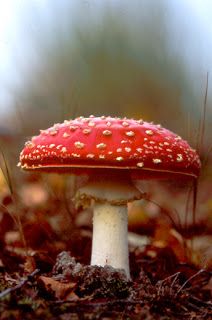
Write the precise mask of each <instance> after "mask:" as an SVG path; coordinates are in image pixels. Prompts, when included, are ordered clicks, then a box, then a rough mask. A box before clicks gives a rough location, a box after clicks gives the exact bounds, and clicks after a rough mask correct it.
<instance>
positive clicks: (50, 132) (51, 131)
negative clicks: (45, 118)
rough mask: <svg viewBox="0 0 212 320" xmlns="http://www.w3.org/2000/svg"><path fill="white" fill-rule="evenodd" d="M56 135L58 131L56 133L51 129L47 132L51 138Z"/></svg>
mask: <svg viewBox="0 0 212 320" xmlns="http://www.w3.org/2000/svg"><path fill="white" fill-rule="evenodd" d="M57 133H58V131H57V130H56V129H54V128H52V129H50V130H49V134H50V135H51V136H55V135H56V134H57Z"/></svg>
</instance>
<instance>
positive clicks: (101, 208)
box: [76, 176, 142, 277]
mask: <svg viewBox="0 0 212 320" xmlns="http://www.w3.org/2000/svg"><path fill="white" fill-rule="evenodd" d="M141 197H142V194H141V193H140V191H138V189H137V188H136V187H135V186H134V185H133V184H132V183H131V181H130V180H129V179H123V178H120V176H119V177H118V178H117V177H115V178H112V177H105V176H104V177H103V178H101V179H98V178H97V179H96V180H92V181H89V182H88V183H87V184H86V186H84V187H82V188H80V189H79V190H78V193H77V197H76V199H77V201H78V202H79V203H80V204H81V205H90V204H91V203H92V205H93V242H92V255H91V264H92V265H99V266H105V265H111V266H112V267H114V268H118V269H124V270H125V272H126V275H127V277H130V271H129V253H128V252H129V251H128V215H127V203H128V202H129V201H133V200H136V199H140V198H141Z"/></svg>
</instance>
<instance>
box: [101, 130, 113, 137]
mask: <svg viewBox="0 0 212 320" xmlns="http://www.w3.org/2000/svg"><path fill="white" fill-rule="evenodd" d="M102 134H103V135H104V136H111V134H112V132H111V131H110V130H104V131H103V132H102Z"/></svg>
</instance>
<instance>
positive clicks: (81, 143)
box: [74, 141, 85, 149]
mask: <svg viewBox="0 0 212 320" xmlns="http://www.w3.org/2000/svg"><path fill="white" fill-rule="evenodd" d="M74 145H75V147H76V148H77V149H82V148H84V146H85V144H84V143H83V142H80V141H76V142H74Z"/></svg>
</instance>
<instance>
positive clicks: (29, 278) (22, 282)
mask: <svg viewBox="0 0 212 320" xmlns="http://www.w3.org/2000/svg"><path fill="white" fill-rule="evenodd" d="M39 272H40V269H35V270H34V271H33V272H32V273H30V274H28V276H27V277H26V278H25V279H24V280H22V281H21V282H20V283H19V284H17V285H16V286H14V287H11V288H7V289H5V290H4V291H2V292H0V299H1V298H3V297H4V296H6V295H7V294H9V293H11V292H13V291H16V290H18V289H20V288H21V287H23V286H24V285H25V284H26V283H27V282H28V281H31V280H32V278H33V277H34V276H35V275H36V274H38V273H39Z"/></svg>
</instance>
